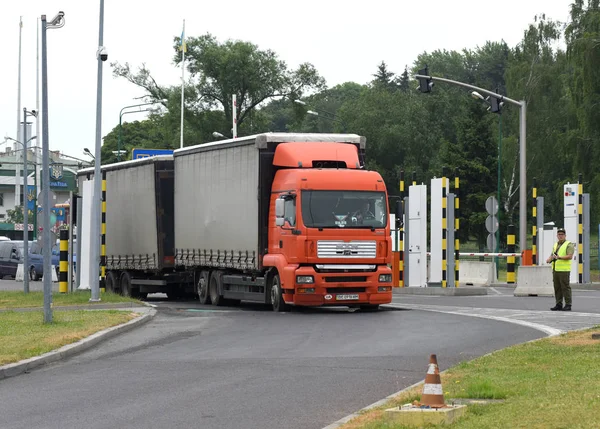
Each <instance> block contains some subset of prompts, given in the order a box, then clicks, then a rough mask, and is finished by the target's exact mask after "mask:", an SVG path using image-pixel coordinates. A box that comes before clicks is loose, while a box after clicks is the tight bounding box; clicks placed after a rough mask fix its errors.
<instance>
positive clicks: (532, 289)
mask: <svg viewBox="0 0 600 429" xmlns="http://www.w3.org/2000/svg"><path fill="white" fill-rule="evenodd" d="M513 294H514V296H554V285H553V283H552V267H551V266H550V265H542V266H535V265H533V266H520V267H519V268H518V269H517V287H516V288H515V291H514V292H513Z"/></svg>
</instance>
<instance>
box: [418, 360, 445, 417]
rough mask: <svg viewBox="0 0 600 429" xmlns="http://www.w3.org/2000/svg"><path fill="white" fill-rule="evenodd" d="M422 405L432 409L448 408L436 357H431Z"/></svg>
mask: <svg viewBox="0 0 600 429" xmlns="http://www.w3.org/2000/svg"><path fill="white" fill-rule="evenodd" d="M421 405H429V406H430V407H431V408H443V407H445V406H446V403H445V402H444V390H443V389H442V380H441V378H440V369H439V368H438V364H437V357H436V355H431V356H430V357H429V367H428V368H427V375H426V376H425V385H424V386H423V395H421Z"/></svg>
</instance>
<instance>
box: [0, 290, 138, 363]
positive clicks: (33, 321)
mask: <svg viewBox="0 0 600 429" xmlns="http://www.w3.org/2000/svg"><path fill="white" fill-rule="evenodd" d="M88 299H89V298H88ZM136 316H137V314H135V313H130V312H127V311H116V310H102V311H86V310H69V311H54V312H53V321H52V323H48V324H45V323H44V313H43V311H27V312H16V311H5V312H1V313H0V365H5V364H8V363H13V362H18V361H20V360H23V359H27V358H30V357H33V356H39V355H42V354H44V353H47V352H49V351H52V350H56V349H58V348H60V347H62V346H64V345H67V344H71V343H74V342H76V341H79V340H81V339H82V338H85V337H87V336H90V335H92V334H94V333H95V332H98V331H101V330H103V329H106V328H109V327H111V326H116V325H120V324H122V323H125V322H128V321H129V320H131V319H133V318H134V317H136Z"/></svg>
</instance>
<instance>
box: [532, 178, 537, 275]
mask: <svg viewBox="0 0 600 429" xmlns="http://www.w3.org/2000/svg"><path fill="white" fill-rule="evenodd" d="M531 212H532V214H533V226H532V227H531V229H532V231H531V264H532V265H534V266H535V265H537V179H536V178H535V177H534V178H533V207H532V208H531Z"/></svg>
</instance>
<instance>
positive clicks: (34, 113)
mask: <svg viewBox="0 0 600 429" xmlns="http://www.w3.org/2000/svg"><path fill="white" fill-rule="evenodd" d="M31 114H32V115H33V116H34V117H36V118H37V114H38V112H37V110H32V111H31Z"/></svg>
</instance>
